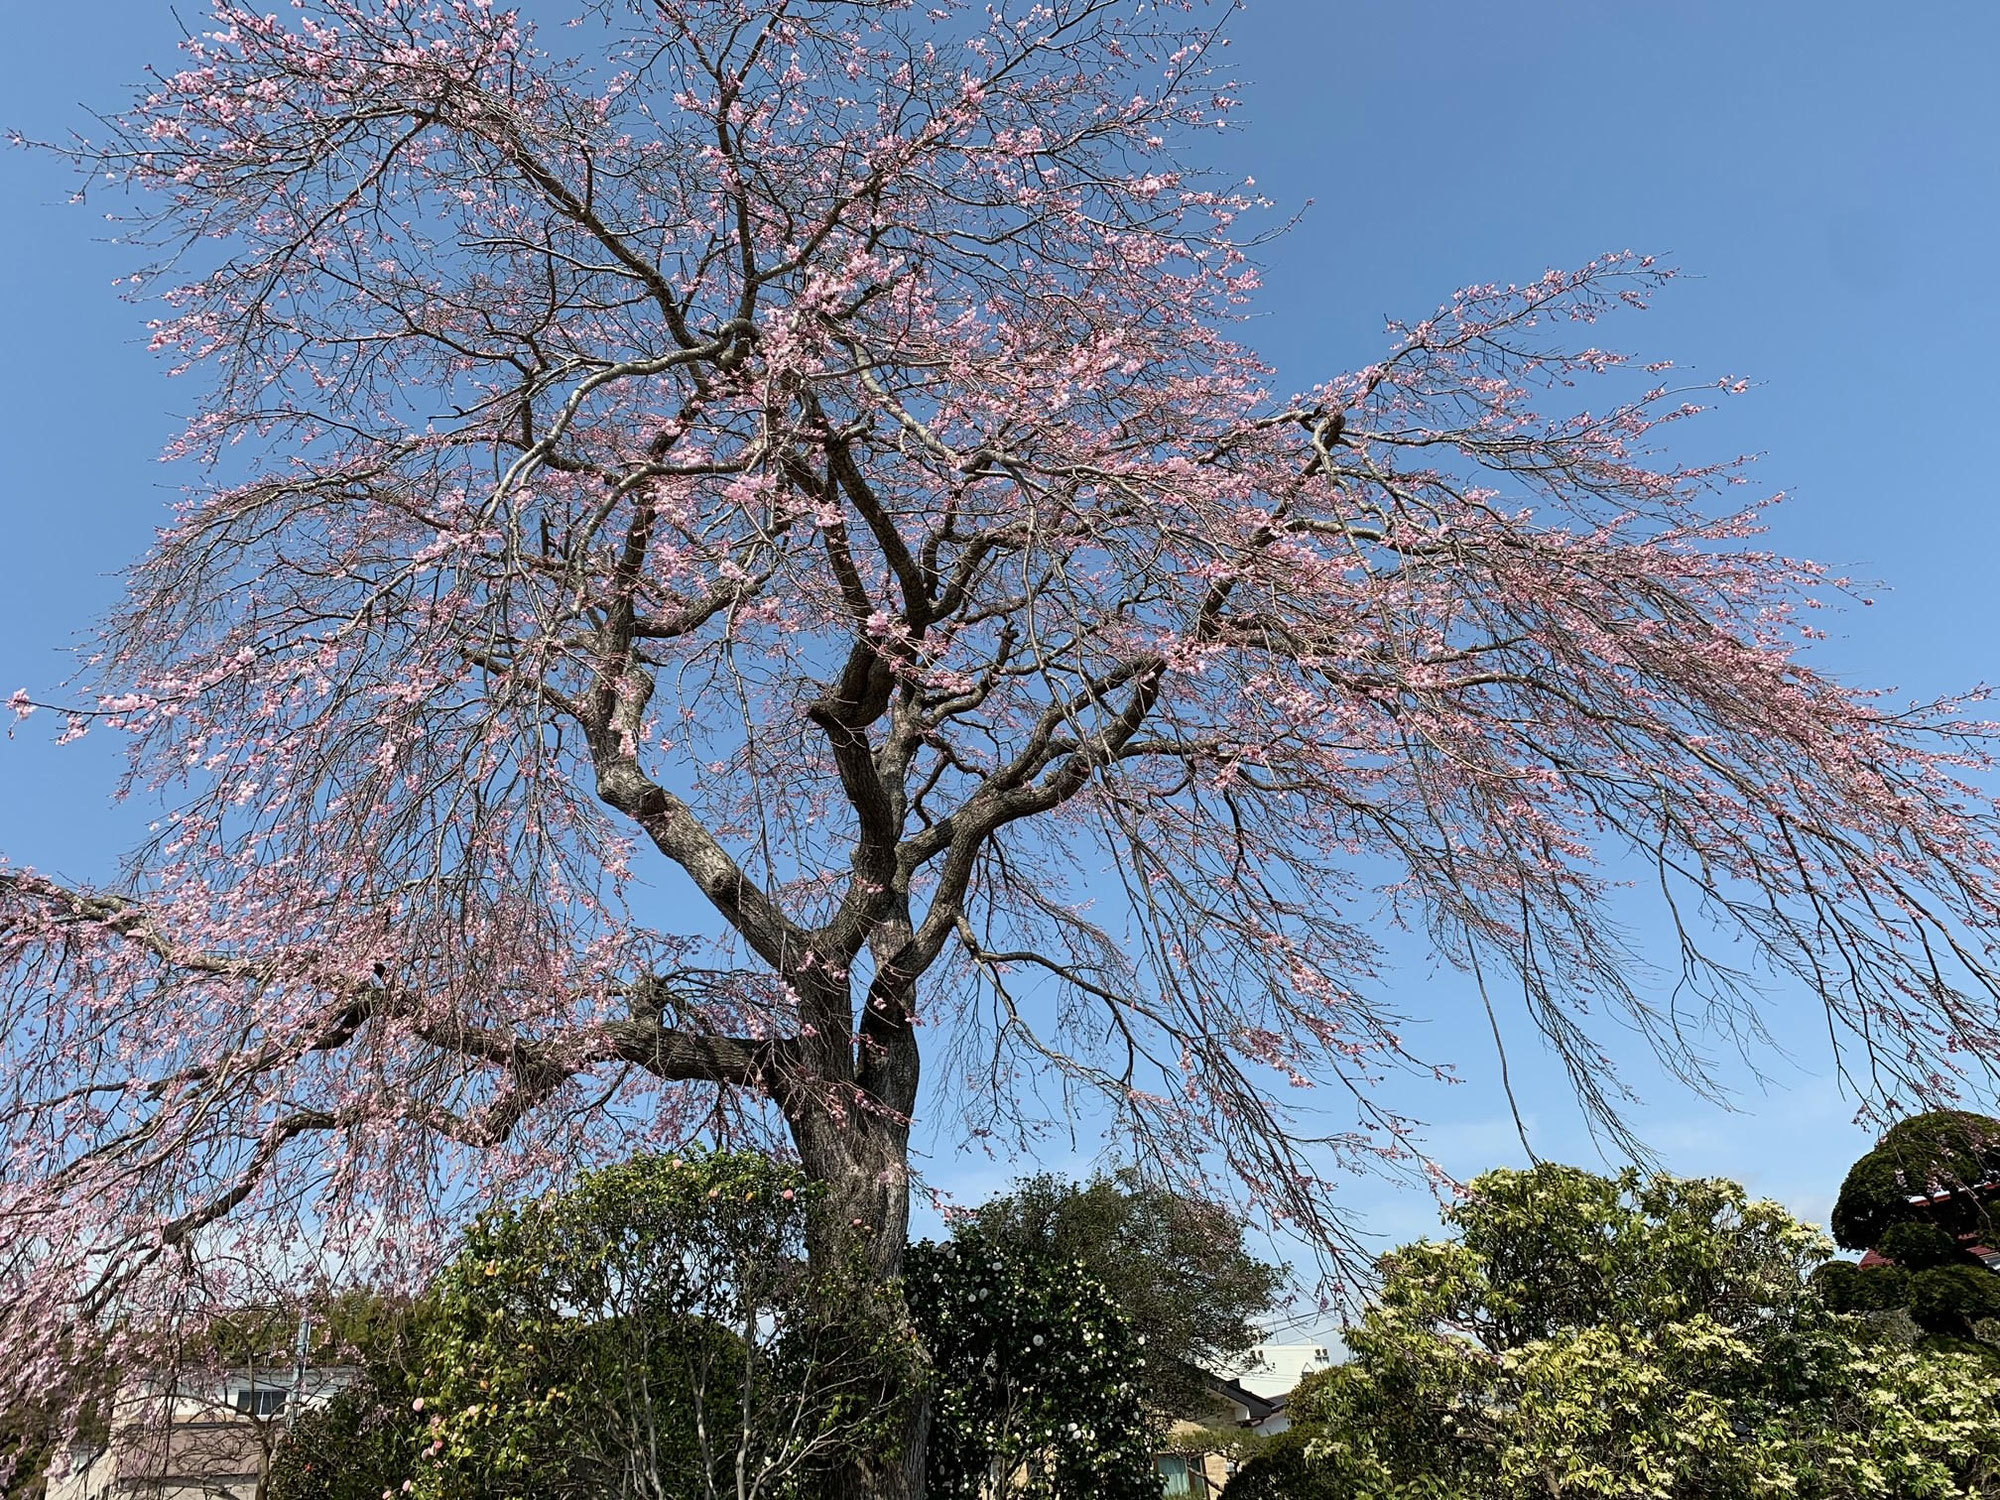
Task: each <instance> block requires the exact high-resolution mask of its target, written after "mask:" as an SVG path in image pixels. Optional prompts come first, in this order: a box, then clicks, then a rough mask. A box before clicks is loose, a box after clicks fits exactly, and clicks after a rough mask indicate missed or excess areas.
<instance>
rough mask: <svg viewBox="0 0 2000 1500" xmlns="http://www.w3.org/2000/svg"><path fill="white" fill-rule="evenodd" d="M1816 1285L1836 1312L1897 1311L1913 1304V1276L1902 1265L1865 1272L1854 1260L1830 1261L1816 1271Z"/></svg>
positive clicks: (1871, 1268) (1869, 1269) (1814, 1277)
mask: <svg viewBox="0 0 2000 1500" xmlns="http://www.w3.org/2000/svg"><path fill="white" fill-rule="evenodd" d="M1812 1282H1813V1285H1814V1286H1815V1287H1817V1288H1818V1289H1819V1293H1820V1295H1821V1296H1822V1297H1824V1298H1825V1299H1826V1305H1827V1306H1828V1307H1829V1308H1831V1309H1832V1310H1833V1311H1835V1312H1840V1313H1878V1312H1895V1311H1896V1310H1898V1309H1899V1308H1907V1307H1908V1306H1909V1305H1910V1273H1909V1272H1908V1271H1905V1270H1904V1269H1903V1268H1902V1267H1901V1266H1869V1267H1868V1268H1866V1269H1865V1270H1864V1269H1863V1268H1862V1267H1860V1266H1857V1265H1855V1264H1854V1262H1853V1261H1851V1260H1830V1261H1828V1262H1827V1263H1826V1264H1825V1265H1823V1266H1821V1267H1820V1268H1819V1269H1818V1270H1817V1271H1815V1272H1813V1275H1812Z"/></svg>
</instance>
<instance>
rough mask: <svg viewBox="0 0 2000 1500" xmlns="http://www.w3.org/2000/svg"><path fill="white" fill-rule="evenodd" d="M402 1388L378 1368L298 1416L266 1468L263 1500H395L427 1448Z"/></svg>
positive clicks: (396, 1375) (402, 1380) (401, 1381)
mask: <svg viewBox="0 0 2000 1500" xmlns="http://www.w3.org/2000/svg"><path fill="white" fill-rule="evenodd" d="M410 1389H411V1387H410V1385H409V1383H408V1381H407V1378H406V1377H405V1376H404V1375H403V1374H402V1373H401V1372H398V1371H394V1370H391V1369H388V1368H383V1369H381V1370H378V1371H376V1372H372V1373H371V1374H370V1375H368V1376H364V1377H363V1379H362V1380H361V1382H360V1383H359V1384H357V1385H355V1386H352V1387H350V1388H349V1389H347V1390H345V1391H342V1392H341V1393H340V1394H339V1395H338V1396H335V1397H334V1398H333V1399H332V1400H331V1401H329V1402H328V1403H327V1404H326V1405H324V1406H321V1407H317V1408H315V1409H313V1410H311V1411H308V1412H305V1413H303V1414H302V1415H301V1416H300V1417H299V1419H298V1422H297V1425H296V1426H294V1427H293V1429H292V1430H291V1431H290V1432H289V1433H287V1434H286V1435H285V1437H284V1439H283V1441H281V1442H280V1443H279V1444H278V1449H277V1452H276V1453H275V1454H274V1455H273V1457H272V1461H271V1479H270V1484H269V1487H268V1488H267V1489H266V1491H265V1494H266V1496H267V1497H268V1500H381V1497H382V1495H383V1494H384V1493H385V1492H398V1491H400V1488H401V1486H402V1482H403V1481H404V1479H406V1478H408V1477H409V1475H410V1474H411V1473H412V1472H413V1471H414V1469H415V1467H416V1462H417V1455H418V1452H419V1451H420V1450H421V1448H422V1447H423V1444H424V1442H425V1441H426V1440H427V1434H425V1432H424V1430H423V1422H422V1419H421V1418H420V1417H419V1416H418V1415H417V1414H416V1413H415V1412H413V1411H411V1409H410V1402H411V1400H412V1397H411V1396H410V1394H409V1392H410Z"/></svg>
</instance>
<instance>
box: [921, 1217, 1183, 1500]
mask: <svg viewBox="0 0 2000 1500" xmlns="http://www.w3.org/2000/svg"><path fill="white" fill-rule="evenodd" d="M904 1294H905V1296H906V1297H907V1298H908V1301H909V1307H910V1316H911V1318H912V1319H913V1320H914V1321H915V1323H916V1325H917V1329H918V1332H919V1333H920V1334H921V1336H922V1338H923V1341H924V1345H925V1347H926V1348H927V1349H928V1351H929V1353H930V1357H931V1362H932V1365H933V1367H934V1368H935V1370H936V1371H937V1379H936V1382H935V1388H934V1402H935V1404H934V1407H933V1414H932V1424H931V1439H930V1452H929V1458H928V1462H927V1465H926V1486H927V1488H926V1493H927V1494H928V1495H929V1496H930V1500H978V1497H984V1496H986V1495H988V1494H990V1493H991V1489H990V1476H991V1475H992V1474H993V1473H994V1472H995V1471H996V1466H997V1469H998V1472H1001V1473H1005V1474H1013V1475H1017V1479H1018V1482H1017V1483H1016V1485H1015V1486H1013V1487H1011V1488H1009V1490H1008V1491H1007V1493H1008V1495H1009V1497H1010V1500H1011V1497H1014V1496H1019V1497H1021V1500H1159V1495H1160V1476H1159V1474H1158V1472H1157V1471H1156V1470H1155V1469H1154V1467H1153V1462H1152V1456H1151V1455H1152V1451H1153V1447H1154V1445H1155V1443H1156V1442H1157V1441H1158V1438H1159V1429H1158V1424H1157V1423H1156V1422H1155V1420H1154V1419H1153V1418H1152V1417H1151V1416H1150V1415H1149V1413H1148V1411H1147V1408H1146V1405H1145V1402H1144V1400H1143V1397H1142V1393H1141V1388H1140V1383H1139V1382H1140V1379H1141V1377H1142V1375H1143V1371H1144V1367H1145V1351H1144V1348H1143V1346H1142V1345H1141V1343H1140V1340H1139V1336H1138V1334H1137V1332H1136V1331H1135V1330H1134V1328H1133V1326H1132V1324H1131V1322H1130V1320H1129V1319H1127V1318H1126V1317H1125V1316H1124V1315H1123V1314H1122V1312H1121V1311H1120V1309H1119V1308H1118V1306H1117V1304H1116V1303H1115V1301H1114V1300H1113V1298H1112V1297H1111V1295H1110V1294H1109V1293H1108V1292H1107V1290H1106V1289H1105V1288H1104V1287H1103V1286H1102V1285H1101V1284H1100V1283H1099V1282H1098V1281H1097V1280H1096V1279H1095V1278H1094V1277H1093V1276H1091V1275H1090V1274H1089V1273H1088V1272H1087V1271H1086V1270H1085V1269H1084V1268H1083V1266H1082V1265H1081V1264H1080V1263H1078V1262H1075V1261H1068V1262H1063V1261H1057V1260H1054V1259H1052V1258H1051V1257H1049V1256H1048V1255H1046V1254H1036V1253H1024V1252H1023V1251H1022V1250H1020V1249H1019V1248H1017V1247H1016V1246H1014V1245H1012V1244H1007V1243H1002V1242H998V1241H996V1240H992V1239H988V1238H986V1237H985V1236H983V1235H982V1234H981V1233H980V1232H979V1231H978V1229H977V1227H976V1226H971V1227H969V1228H967V1229H966V1230H964V1231H962V1232H961V1233H960V1234H959V1235H958V1236H955V1237H954V1238H953V1240H951V1241H950V1242H948V1243H946V1244H943V1245H933V1244H923V1245H913V1246H911V1247H910V1250H909V1252H908V1255H907V1257H906V1259H905V1261H904Z"/></svg>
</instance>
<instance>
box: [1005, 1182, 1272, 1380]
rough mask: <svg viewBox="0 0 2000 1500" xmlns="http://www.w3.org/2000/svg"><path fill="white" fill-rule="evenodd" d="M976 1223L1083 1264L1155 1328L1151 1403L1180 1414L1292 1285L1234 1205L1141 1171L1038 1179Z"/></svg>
mask: <svg viewBox="0 0 2000 1500" xmlns="http://www.w3.org/2000/svg"><path fill="white" fill-rule="evenodd" d="M971 1223H972V1226H973V1232H976V1234H977V1235H978V1237H979V1238H980V1239H981V1240H983V1241H984V1242H986V1243H990V1244H995V1245H1002V1246H1006V1247H1008V1248H1009V1249H1011V1250H1012V1251H1013V1252H1015V1253H1017V1254H1021V1255H1026V1256H1030V1257H1039V1258H1042V1259H1045V1260H1048V1261H1050V1262H1053V1263H1055V1264H1067V1263H1069V1262H1072V1261H1074V1262H1077V1263H1080V1264H1081V1265H1083V1266H1084V1267H1085V1268H1086V1269H1087V1270H1088V1271H1089V1272H1090V1274H1091V1275H1092V1276H1093V1277H1094V1278H1096V1280H1097V1281H1098V1282H1100V1283H1101V1284H1102V1285H1103V1286H1104V1287H1105V1289H1106V1290H1107V1291H1109V1292H1110V1294H1111V1297H1112V1300H1113V1301H1114V1302H1116V1303H1117V1305H1118V1307H1119V1309H1120V1310H1121V1311H1122V1312H1123V1313H1124V1314H1125V1316H1126V1317H1127V1318H1129V1319H1130V1320H1131V1322H1132V1325H1133V1327H1134V1328H1135V1329H1136V1330H1137V1331H1138V1332H1139V1333H1141V1334H1143V1335H1144V1336H1145V1340H1146V1352H1147V1356H1148V1360H1147V1366H1146V1375H1145V1377H1144V1382H1143V1389H1144V1392H1145V1396H1146V1399H1147V1400H1148V1401H1149V1402H1151V1403H1152V1404H1153V1405H1155V1406H1157V1407H1159V1408H1160V1409H1162V1410H1165V1411H1171V1412H1174V1413H1177V1414H1179V1413H1192V1412H1194V1411H1196V1410H1198V1409H1199V1408H1200V1405H1201V1403H1202V1400H1203V1394H1202V1388H1201V1385H1200V1383H1199V1380H1198V1378H1197V1377H1196V1373H1195V1372H1196V1371H1197V1370H1199V1369H1209V1370H1213V1369H1217V1368H1220V1367H1224V1366H1227V1365H1228V1364H1230V1363H1232V1362H1233V1361H1234V1360H1235V1359H1236V1358H1237V1357H1238V1356H1240V1355H1242V1354H1243V1353H1244V1352H1245V1351H1247V1350H1248V1349H1249V1348H1250V1347H1251V1346H1252V1345H1253V1344H1255V1343H1256V1342H1257V1330H1256V1326H1255V1320H1256V1319H1257V1318H1258V1317H1259V1316H1261V1315H1262V1314H1264V1313H1266V1312H1269V1311H1270V1310H1271V1308H1272V1307H1273V1306H1274V1305H1275V1304H1276V1302H1277V1300H1278V1296H1279V1293H1280V1291H1281V1289H1282V1288H1283V1286H1284V1282H1285V1273H1284V1271H1283V1270H1282V1269H1281V1268H1279V1267H1277V1266H1274V1265H1269V1264H1267V1263H1265V1262H1263V1261H1260V1260H1258V1259H1257V1258H1256V1257H1255V1256H1253V1255H1251V1254H1250V1253H1249V1251H1248V1250H1246V1249H1245V1248H1244V1245H1243V1231H1244V1226H1243V1223H1242V1221H1241V1220H1239V1219H1238V1218H1237V1217H1236V1216H1235V1215H1234V1214H1232V1213H1231V1212H1230V1211H1229V1210H1228V1209H1227V1208H1224V1207H1223V1206H1222V1205H1220V1204H1216V1203H1211V1202H1207V1201H1205V1200H1202V1199H1199V1198H1189V1197H1184V1196H1182V1195H1181V1194H1178V1193H1174V1192H1171V1191H1169V1190H1168V1189H1166V1188H1163V1187H1159V1186H1156V1185H1154V1184H1151V1183H1148V1182H1146V1181H1145V1180H1144V1179H1143V1178H1142V1177H1140V1175H1139V1174H1138V1173H1136V1172H1134V1171H1131V1170H1130V1169H1126V1170H1124V1171H1120V1172H1118V1173H1116V1174H1114V1175H1111V1176H1099V1177H1095V1178H1093V1179H1092V1180H1091V1181H1090V1182H1088V1183H1082V1184H1079V1183H1075V1182H1071V1181H1068V1180H1067V1179H1065V1178H1061V1177H1055V1176H1051V1175H1048V1174H1044V1175H1041V1176H1036V1177H1029V1178H1026V1179H1024V1180H1022V1181H1021V1182H1019V1183H1016V1184H1015V1186H1014V1189H1013V1191H1012V1192H1010V1193H1008V1194H1006V1195H1005V1196H1004V1197H1000V1198H995V1199H993V1200H992V1201H991V1202H989V1203H987V1204H985V1205H984V1206H983V1207H981V1208H979V1209H978V1210H976V1211H975V1213H974V1214H973V1215H972V1219H971Z"/></svg>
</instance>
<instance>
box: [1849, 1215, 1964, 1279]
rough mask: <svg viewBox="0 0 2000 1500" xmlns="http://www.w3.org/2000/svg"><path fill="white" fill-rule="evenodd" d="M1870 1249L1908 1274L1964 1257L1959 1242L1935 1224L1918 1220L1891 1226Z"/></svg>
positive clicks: (1945, 1264)
mask: <svg viewBox="0 0 2000 1500" xmlns="http://www.w3.org/2000/svg"><path fill="white" fill-rule="evenodd" d="M1871 1248H1872V1249H1873V1250H1874V1251H1875V1252H1876V1253H1877V1254H1878V1255H1885V1256H1887V1257H1888V1258H1889V1259H1890V1260H1893V1261H1894V1262H1895V1263H1896V1264H1897V1265H1899V1266H1901V1267H1902V1268H1903V1269H1904V1270H1906V1271H1928V1270H1929V1269H1930V1268H1931V1267H1933V1266H1948V1265H1951V1264H1953V1263H1954V1262H1957V1261H1959V1260H1962V1259H1963V1258H1964V1252H1963V1251H1962V1250H1960V1249H1959V1248H1958V1241H1957V1240H1956V1239H1954V1238H1953V1237H1952V1236H1950V1235H1948V1234H1946V1233H1945V1232H1944V1231H1943V1230H1942V1229H1940V1228H1938V1227H1937V1225H1935V1224H1930V1223H1922V1222H1917V1221H1912V1222H1910V1223H1906V1224H1891V1225H1890V1226H1889V1227H1888V1228H1887V1229H1885V1230H1883V1231H1882V1234H1881V1237H1880V1238H1878V1239H1877V1240H1876V1241H1875V1243H1874V1245H1873V1246H1872V1247H1871Z"/></svg>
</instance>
